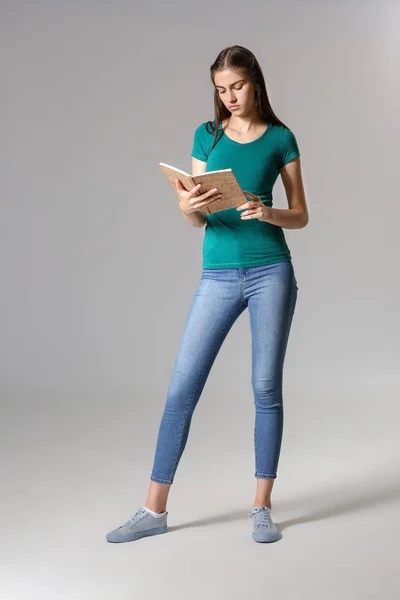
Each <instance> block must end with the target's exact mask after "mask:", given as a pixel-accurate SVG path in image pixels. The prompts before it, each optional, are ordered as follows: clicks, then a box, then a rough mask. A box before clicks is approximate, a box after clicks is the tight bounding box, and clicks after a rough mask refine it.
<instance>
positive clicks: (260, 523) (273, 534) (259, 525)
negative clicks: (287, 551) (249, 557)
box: [248, 506, 282, 542]
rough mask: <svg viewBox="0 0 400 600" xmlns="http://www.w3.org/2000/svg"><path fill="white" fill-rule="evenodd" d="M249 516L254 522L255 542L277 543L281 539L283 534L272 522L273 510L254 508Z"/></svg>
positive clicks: (253, 535)
mask: <svg viewBox="0 0 400 600" xmlns="http://www.w3.org/2000/svg"><path fill="white" fill-rule="evenodd" d="M248 514H249V516H250V517H251V520H252V524H253V531H252V537H253V540H254V541H255V542H276V541H277V540H280V539H281V537H282V534H281V532H280V531H279V530H278V528H277V527H276V525H275V523H274V522H273V520H272V516H271V508H269V507H268V506H254V507H253V508H252V510H250V511H249V513H248Z"/></svg>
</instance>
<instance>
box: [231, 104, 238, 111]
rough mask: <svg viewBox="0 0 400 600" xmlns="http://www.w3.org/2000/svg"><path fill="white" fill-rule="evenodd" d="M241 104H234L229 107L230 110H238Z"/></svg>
mask: <svg viewBox="0 0 400 600" xmlns="http://www.w3.org/2000/svg"><path fill="white" fill-rule="evenodd" d="M239 106H240V105H239V104H234V105H233V106H230V107H229V110H236V109H237V108H239Z"/></svg>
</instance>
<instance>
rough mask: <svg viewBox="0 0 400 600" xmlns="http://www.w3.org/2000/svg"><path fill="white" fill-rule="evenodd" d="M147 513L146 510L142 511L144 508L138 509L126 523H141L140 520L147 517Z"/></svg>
mask: <svg viewBox="0 0 400 600" xmlns="http://www.w3.org/2000/svg"><path fill="white" fill-rule="evenodd" d="M148 514H149V513H148V512H147V510H144V508H138V510H137V511H136V512H135V514H134V515H132V517H130V518H129V519H128V523H135V522H136V523H138V522H139V521H141V520H142V519H144V518H145V516H146V515H148Z"/></svg>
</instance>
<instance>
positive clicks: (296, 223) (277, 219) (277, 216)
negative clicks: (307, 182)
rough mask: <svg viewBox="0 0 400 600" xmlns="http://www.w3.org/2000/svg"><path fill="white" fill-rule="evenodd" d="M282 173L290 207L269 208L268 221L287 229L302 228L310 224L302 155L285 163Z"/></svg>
mask: <svg viewBox="0 0 400 600" xmlns="http://www.w3.org/2000/svg"><path fill="white" fill-rule="evenodd" d="M280 174H281V177H282V183H283V187H284V188H285V192H286V197H287V201H288V205H289V208H269V210H268V212H269V215H270V216H269V218H268V222H269V223H272V225H278V226H279V227H286V228H287V229H301V228H303V227H305V226H306V225H307V224H308V221H309V215H308V208H307V201H306V195H305V192H304V185H303V178H302V175H301V164H300V156H297V157H296V158H294V159H293V160H291V161H290V162H288V163H287V164H286V165H284V166H283V167H282V168H281V170H280Z"/></svg>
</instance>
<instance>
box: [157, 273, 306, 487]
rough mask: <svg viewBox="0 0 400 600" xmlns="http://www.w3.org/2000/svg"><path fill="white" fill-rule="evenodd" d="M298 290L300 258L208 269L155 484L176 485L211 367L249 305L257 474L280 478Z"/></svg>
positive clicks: (175, 379)
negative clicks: (286, 368)
mask: <svg viewBox="0 0 400 600" xmlns="http://www.w3.org/2000/svg"><path fill="white" fill-rule="evenodd" d="M297 290H298V287H297V281H296V277H295V274H294V268H293V264H292V261H284V262H279V263H274V264H269V265H263V266H260V267H246V268H240V269H204V268H203V270H202V274H201V279H200V282H199V284H198V287H197V290H196V293H195V295H194V298H193V301H192V305H191V307H190V310H189V314H188V317H187V321H186V325H185V328H184V332H183V336H182V339H181V342H180V347H179V351H178V355H177V358H176V362H175V366H174V370H173V374H172V378H171V381H170V384H169V388H168V393H167V398H166V402H165V407H164V412H163V415H162V419H161V423H160V427H159V432H158V439H157V445H156V450H155V456H154V464H153V469H152V473H151V476H150V479H151V480H152V481H157V482H159V483H173V480H174V476H175V472H176V469H177V467H178V464H179V461H180V458H181V456H182V453H183V450H184V449H185V446H186V441H187V438H188V434H189V429H190V424H191V419H192V415H193V411H194V409H195V407H196V405H197V402H198V400H199V398H200V395H201V393H202V391H203V388H204V385H205V383H206V380H207V377H208V375H209V372H210V369H211V367H212V365H213V363H214V360H215V358H216V356H217V354H218V351H219V349H220V348H221V345H222V343H223V341H224V339H225V337H226V335H227V334H228V331H229V330H230V328H231V327H232V325H233V323H234V322H235V321H236V319H237V318H238V317H239V315H240V314H241V313H242V312H243V311H244V310H245V309H246V308H248V309H249V314H250V327H251V338H252V378H251V384H252V390H253V396H254V404H255V425H254V448H255V476H256V477H260V478H264V479H270V478H275V477H276V476H277V467H278V460H279V454H280V449H281V441H282V432H283V403H282V380H283V364H284V359H285V353H286V347H287V342H288V337H289V331H290V326H291V322H292V317H293V313H294V309H295V305H296V300H297Z"/></svg>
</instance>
